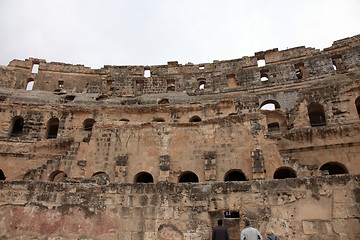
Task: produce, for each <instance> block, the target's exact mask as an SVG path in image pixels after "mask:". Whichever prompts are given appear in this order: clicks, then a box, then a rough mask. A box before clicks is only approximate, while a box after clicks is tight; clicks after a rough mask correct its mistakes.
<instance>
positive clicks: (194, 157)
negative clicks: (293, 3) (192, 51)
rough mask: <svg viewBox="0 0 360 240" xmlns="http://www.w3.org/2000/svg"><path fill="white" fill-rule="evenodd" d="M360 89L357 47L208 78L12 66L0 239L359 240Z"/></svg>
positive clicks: (235, 64) (2, 131) (278, 59)
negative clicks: (245, 239)
mask: <svg viewBox="0 0 360 240" xmlns="http://www.w3.org/2000/svg"><path fill="white" fill-rule="evenodd" d="M260 59H264V60H265V62H266V65H265V66H262V67H258V66H257V60H260ZM34 65H38V67H39V68H38V72H33V71H32V68H33V66H34ZM149 71H150V76H145V74H144V73H145V72H146V73H147V74H148V72H149ZM265 77H266V78H267V80H264V78H265ZM261 79H262V80H261ZM28 82H33V83H34V85H33V88H32V90H25V89H26V88H27V85H28ZM359 83H360V36H359V35H357V36H354V37H351V38H346V39H342V40H339V41H335V42H334V44H333V45H332V46H331V47H329V48H326V49H324V50H323V51H320V50H317V49H313V48H305V47H298V48H293V49H287V50H283V51H278V50H277V49H272V50H268V51H264V52H258V53H255V56H252V57H243V58H241V59H235V60H228V61H214V62H213V63H205V64H198V65H195V64H191V63H188V64H185V65H182V64H179V63H178V62H169V63H168V64H167V65H161V66H104V67H103V68H101V69H91V68H87V67H84V66H82V65H71V64H64V63H48V62H46V61H45V60H43V59H35V58H30V59H26V60H25V61H21V60H13V61H12V62H10V64H9V65H8V66H0V117H1V119H2V121H1V122H0V142H1V144H0V180H5V181H0V184H1V192H0V194H1V198H0V202H1V207H0V239H209V237H210V232H211V227H212V226H214V225H215V223H216V220H217V219H218V218H224V224H225V226H227V227H228V228H229V231H230V234H231V239H236V238H238V237H239V233H240V230H241V229H242V227H243V222H242V220H243V219H244V218H250V219H251V220H253V222H254V225H255V226H256V227H258V228H259V230H260V231H261V232H262V233H263V234H264V232H265V230H266V228H267V227H272V228H274V229H275V231H276V232H277V233H278V235H280V236H281V237H282V239H315V238H316V239H318V238H321V239H359V238H360V233H359V229H360V227H359V217H360V214H359V211H360V210H359V204H360V188H359V177H358V174H360V159H359V156H360V134H359V132H360V121H359V120H360V119H359V115H360V97H359V96H360V88H359V86H360V85H359ZM266 104H273V106H274V107H275V109H274V110H264V109H263V108H262V107H263V106H264V105H266ZM337 174H343V175H341V176H340V175H337ZM326 175H331V176H326ZM274 178H277V179H279V178H286V179H284V180H273V179H274ZM290 178H296V179H290ZM184 179H185V181H198V182H199V183H179V181H180V180H184ZM225 180H226V182H225ZM228 180H230V181H231V182H227V181H228ZM235 180H236V181H235ZM238 180H240V181H243V182H239V181H238ZM139 181H140V182H153V183H142V184H141V183H136V182H139ZM227 210H229V211H232V212H235V213H238V214H239V215H238V216H235V217H233V218H225V217H224V212H225V211H227Z"/></svg>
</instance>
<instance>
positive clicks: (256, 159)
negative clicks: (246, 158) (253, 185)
mask: <svg viewBox="0 0 360 240" xmlns="http://www.w3.org/2000/svg"><path fill="white" fill-rule="evenodd" d="M251 158H252V160H253V161H252V168H253V179H264V178H265V173H264V157H263V155H262V150H261V148H260V147H257V148H256V149H255V150H254V151H251Z"/></svg>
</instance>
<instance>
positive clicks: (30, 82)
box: [26, 78, 34, 90]
mask: <svg viewBox="0 0 360 240" xmlns="http://www.w3.org/2000/svg"><path fill="white" fill-rule="evenodd" d="M33 87H34V79H32V78H29V79H28V80H27V85H26V90H33Z"/></svg>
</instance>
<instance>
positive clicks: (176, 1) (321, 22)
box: [0, 0, 360, 68]
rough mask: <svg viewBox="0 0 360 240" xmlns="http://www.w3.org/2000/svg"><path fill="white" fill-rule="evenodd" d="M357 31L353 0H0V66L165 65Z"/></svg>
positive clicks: (310, 43)
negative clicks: (18, 62)
mask: <svg viewBox="0 0 360 240" xmlns="http://www.w3.org/2000/svg"><path fill="white" fill-rule="evenodd" d="M357 34H360V0H341V1H340V0H301V1H299V0H272V1H270V0H249V1H243V0H127V1H125V0H118V1H115V0H0V65H8V63H9V62H10V61H11V60H12V59H22V60H23V59H26V58H29V57H36V58H42V59H46V60H47V61H48V62H52V61H55V62H66V63H72V64H83V65H85V66H88V67H92V68H101V67H102V66H103V65H166V64H167V62H168V61H179V63H182V64H185V63H187V62H192V63H195V64H199V63H208V62H213V60H230V59H236V58H241V57H243V56H253V55H254V53H255V52H258V51H265V50H268V49H272V48H279V50H282V49H286V48H291V47H298V46H306V47H315V48H318V49H323V48H325V47H329V46H331V44H332V42H333V41H334V40H338V39H342V38H346V37H351V36H354V35H357Z"/></svg>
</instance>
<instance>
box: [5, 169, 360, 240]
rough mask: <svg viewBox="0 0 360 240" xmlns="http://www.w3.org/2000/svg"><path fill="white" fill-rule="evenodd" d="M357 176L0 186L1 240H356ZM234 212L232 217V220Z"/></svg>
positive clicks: (358, 225) (359, 207) (358, 229)
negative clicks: (255, 237)
mask: <svg viewBox="0 0 360 240" xmlns="http://www.w3.org/2000/svg"><path fill="white" fill-rule="evenodd" d="M359 186H360V175H342V176H340V175H339V176H326V177H316V178H308V179H286V180H271V181H251V182H232V183H224V182H222V183H206V184H191V183H186V184H173V183H157V184H109V185H107V186H97V185H92V184H88V183H80V184H79V183H71V182H68V183H65V182H23V181H16V182H15V181H14V182H0V199H1V200H0V204H1V205H0V220H1V224H0V238H1V239H24V238H26V239H28V238H31V239H107V240H109V239H154V240H155V239H162V240H165V239H167V240H170V239H171V240H174V239H209V238H210V235H211V230H212V227H213V226H215V225H216V222H217V220H218V219H223V221H224V225H225V226H226V227H227V228H228V229H229V232H230V238H231V239H239V234H240V230H241V229H242V228H243V227H244V226H243V221H242V220H244V219H250V220H251V221H252V222H253V225H254V226H255V227H256V228H258V229H259V231H260V232H261V233H262V234H263V236H265V232H266V230H267V229H269V228H272V229H274V230H275V232H276V233H277V234H278V235H279V236H280V238H281V239H314V238H317V239H358V238H359V237H360V222H359V217H360V187H359ZM229 213H231V214H229Z"/></svg>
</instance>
